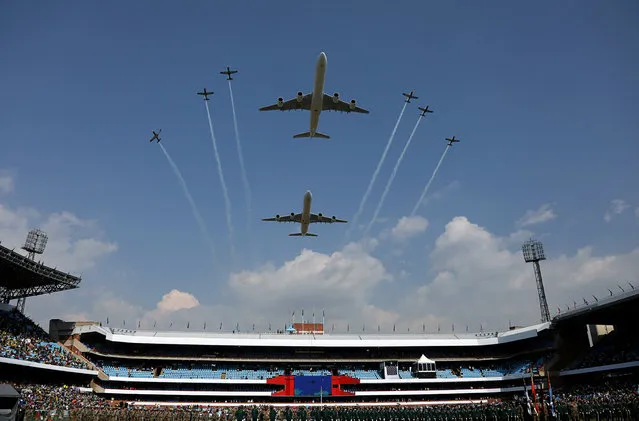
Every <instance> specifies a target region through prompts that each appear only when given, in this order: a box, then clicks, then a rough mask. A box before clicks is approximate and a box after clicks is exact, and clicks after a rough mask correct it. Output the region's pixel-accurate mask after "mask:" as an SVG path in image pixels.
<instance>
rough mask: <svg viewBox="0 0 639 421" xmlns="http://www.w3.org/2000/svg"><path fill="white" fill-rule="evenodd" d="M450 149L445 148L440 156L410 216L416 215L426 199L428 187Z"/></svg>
mask: <svg viewBox="0 0 639 421" xmlns="http://www.w3.org/2000/svg"><path fill="white" fill-rule="evenodd" d="M448 149H449V147H448V146H446V149H444V153H443V154H442V157H441V158H439V162H438V163H437V166H436V167H435V171H433V175H431V176H430V180H428V183H426V187H424V191H423V192H422V195H421V196H420V197H419V200H418V201H417V204H416V205H415V207H414V208H413V211H412V212H411V213H410V216H415V214H416V213H417V210H418V209H419V207H420V206H421V204H422V202H423V201H424V198H425V197H426V193H428V189H429V188H430V185H431V183H432V182H433V180H434V179H435V176H436V175H437V171H439V166H440V165H442V162H443V161H444V158H445V157H446V153H447V152H448Z"/></svg>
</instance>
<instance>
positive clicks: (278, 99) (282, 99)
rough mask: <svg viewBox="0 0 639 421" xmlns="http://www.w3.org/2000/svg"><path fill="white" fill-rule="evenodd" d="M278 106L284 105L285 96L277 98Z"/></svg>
mask: <svg viewBox="0 0 639 421" xmlns="http://www.w3.org/2000/svg"><path fill="white" fill-rule="evenodd" d="M277 106H278V107H280V108H282V107H283V106H284V98H281V97H280V98H277Z"/></svg>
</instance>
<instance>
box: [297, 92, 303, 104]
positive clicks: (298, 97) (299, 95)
mask: <svg viewBox="0 0 639 421" xmlns="http://www.w3.org/2000/svg"><path fill="white" fill-rule="evenodd" d="M296 99H297V102H302V99H304V94H303V93H301V92H298V93H297V98H296Z"/></svg>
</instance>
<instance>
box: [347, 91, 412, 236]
mask: <svg viewBox="0 0 639 421" xmlns="http://www.w3.org/2000/svg"><path fill="white" fill-rule="evenodd" d="M407 105H408V102H404V106H403V107H402V111H401V112H400V113H399V117H397V122H395V127H394V128H393V131H392V132H391V135H390V137H389V138H388V142H387V143H386V148H385V149H384V152H383V153H382V157H381V158H380V160H379V162H378V163H377V168H375V172H374V173H373V177H371V180H370V181H369V183H368V188H367V189H366V193H364V197H362V201H361V202H360V204H359V209H358V210H357V213H356V214H355V216H353V222H352V225H351V226H352V227H356V226H357V221H358V220H359V218H360V216H361V215H362V212H363V211H364V205H366V201H367V200H368V197H369V196H370V195H371V191H372V190H373V185H374V184H375V180H377V176H378V175H379V171H380V170H381V169H382V164H384V160H385V159H386V155H388V150H389V149H390V147H391V145H392V144H393V139H394V138H395V133H397V128H398V127H399V123H400V121H402V117H403V116H404V111H405V110H406V106H407ZM351 229H352V228H350V229H349V230H348V231H347V232H346V238H347V239H348V237H349V235H350V232H351Z"/></svg>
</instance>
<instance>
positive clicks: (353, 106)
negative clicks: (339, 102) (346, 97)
mask: <svg viewBox="0 0 639 421" xmlns="http://www.w3.org/2000/svg"><path fill="white" fill-rule="evenodd" d="M356 106H357V102H356V101H355V100H354V99H351V103H350V104H349V107H350V108H351V110H354V109H355V107H356Z"/></svg>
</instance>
